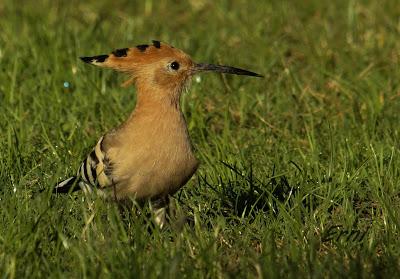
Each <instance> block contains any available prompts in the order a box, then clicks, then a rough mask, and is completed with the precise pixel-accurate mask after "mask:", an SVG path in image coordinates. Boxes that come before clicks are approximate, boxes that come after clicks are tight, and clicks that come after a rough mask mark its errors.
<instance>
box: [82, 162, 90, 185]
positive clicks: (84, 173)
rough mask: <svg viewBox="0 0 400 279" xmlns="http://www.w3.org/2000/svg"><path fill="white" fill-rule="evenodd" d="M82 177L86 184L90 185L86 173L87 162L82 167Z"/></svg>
mask: <svg viewBox="0 0 400 279" xmlns="http://www.w3.org/2000/svg"><path fill="white" fill-rule="evenodd" d="M81 177H82V179H83V181H85V182H86V183H89V179H88V175H87V172H86V160H85V161H83V163H82V165H81Z"/></svg>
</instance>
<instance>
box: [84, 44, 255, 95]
mask: <svg viewBox="0 0 400 279" xmlns="http://www.w3.org/2000/svg"><path fill="white" fill-rule="evenodd" d="M81 59H82V60H83V61H84V62H86V63H89V64H92V65H96V66H100V67H106V68H111V69H114V70H117V71H121V72H125V73H127V74H129V75H130V76H131V78H130V79H129V80H128V81H127V82H125V83H124V84H123V85H124V86H128V85H130V84H132V83H134V84H135V85H136V86H137V87H138V88H139V89H143V90H149V89H152V90H154V91H159V92H171V94H175V95H176V94H178V95H179V94H180V93H181V92H182V89H183V88H185V85H186V84H187V83H188V81H190V79H191V77H192V76H193V75H194V74H197V73H201V72H205V71H214V72H219V73H227V74H235V75H247V76H255V77H261V75H259V74H256V73H253V72H250V71H247V70H243V69H239V68H234V67H230V66H221V65H213V64H204V63H195V62H194V61H193V60H192V59H191V58H190V56H189V55H187V54H186V53H184V52H183V51H182V50H180V49H177V48H174V47H172V46H170V45H167V44H164V43H161V42H159V41H153V43H152V44H151V45H138V46H136V47H133V48H124V49H117V50H115V51H113V52H112V53H110V54H105V55H97V56H92V57H81Z"/></svg>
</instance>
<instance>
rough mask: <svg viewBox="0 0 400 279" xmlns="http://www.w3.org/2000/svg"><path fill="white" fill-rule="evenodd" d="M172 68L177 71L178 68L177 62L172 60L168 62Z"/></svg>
mask: <svg viewBox="0 0 400 279" xmlns="http://www.w3.org/2000/svg"><path fill="white" fill-rule="evenodd" d="M170 67H171V69H172V70H174V71H177V70H178V69H179V63H178V62H176V61H174V62H172V63H171V64H170Z"/></svg>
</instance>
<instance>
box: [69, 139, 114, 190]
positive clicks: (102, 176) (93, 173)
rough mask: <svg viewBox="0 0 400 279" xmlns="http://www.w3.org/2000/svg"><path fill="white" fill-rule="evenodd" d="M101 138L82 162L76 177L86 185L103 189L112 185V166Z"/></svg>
mask: <svg viewBox="0 0 400 279" xmlns="http://www.w3.org/2000/svg"><path fill="white" fill-rule="evenodd" d="M104 137H105V136H103V137H101V138H100V139H99V141H98V142H97V144H96V146H95V147H94V148H93V150H92V152H90V154H89V155H88V156H87V157H86V159H85V160H83V162H82V164H81V166H80V168H79V170H78V173H77V176H79V177H81V179H82V180H83V181H84V182H86V183H87V184H90V185H93V186H97V187H99V188H104V187H107V186H110V185H112V184H113V177H112V166H111V162H110V160H109V158H108V157H107V150H105V147H104V144H103V143H104V140H105V138H104Z"/></svg>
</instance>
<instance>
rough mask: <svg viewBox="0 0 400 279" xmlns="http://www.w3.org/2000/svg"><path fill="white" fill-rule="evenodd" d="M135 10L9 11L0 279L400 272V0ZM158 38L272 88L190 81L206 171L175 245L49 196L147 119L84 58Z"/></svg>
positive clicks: (179, 214) (172, 234)
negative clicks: (105, 138)
mask: <svg viewBox="0 0 400 279" xmlns="http://www.w3.org/2000/svg"><path fill="white" fill-rule="evenodd" d="M135 2H136V1H120V2H115V1H110V2H108V1H105V0H104V1H89V2H88V1H85V2H82V1H69V2H54V1H45V0H42V1H23V3H20V2H16V1H5V2H3V3H0V30H1V32H0V131H1V133H0V182H1V185H2V187H1V188H0V200H1V211H0V216H1V225H0V273H1V274H4V276H5V277H10V278H13V277H14V278H23V277H28V276H29V277H41V278H43V277H67V278H71V277H72V278H76V277H101V278H104V277H113V278H114V277H117V278H118V277H128V276H130V277H143V278H154V277H172V278H174V277H178V278H181V277H183V276H186V277H187V278H193V277H194V278H196V277H198V278H204V277H209V278H214V277H238V278H245V277H249V278H254V277H259V278H261V277H263V278H274V277H275V278H282V277H284V278H286V277H294V278H304V277H356V276H357V277H358V276H360V277H378V276H379V277H384V276H387V277H390V276H393V275H396V274H399V272H400V260H399V259H400V250H399V247H400V236H399V226H400V221H399V220H400V214H399V210H400V168H399V166H400V158H399V155H400V154H399V147H400V143H399V138H400V134H399V112H400V93H399V92H400V86H399V76H400V71H399V57H400V56H399V49H400V41H399V40H398V38H399V32H400V29H399V13H398V3H397V1H395V0H392V1H389V0H387V1H344V0H343V1H330V2H329V1H328V2H326V3H325V2H324V1H316V0H315V1H306V2H307V3H305V2H301V1H288V0H286V1H272V3H264V2H262V1H251V2H249V1H188V2H186V3H179V4H178V3H177V2H176V1H137V2H136V3H135ZM152 39H159V40H162V41H165V42H168V43H170V44H172V45H174V46H176V47H178V48H181V49H183V50H185V51H186V52H187V53H189V54H191V55H192V56H193V58H194V59H195V60H196V61H199V62H217V63H223V64H227V65H232V66H238V67H243V68H246V69H249V70H253V71H255V72H260V73H261V74H263V75H264V76H265V78H264V79H255V78H248V77H238V76H221V75H216V74H207V75H203V76H201V78H200V79H199V80H197V81H193V83H192V89H191V91H190V93H189V94H186V95H185V96H184V98H183V100H182V101H183V104H182V106H183V109H184V112H185V115H186V118H187V122H188V126H189V130H190V134H191V137H192V140H193V144H194V146H195V148H196V155H197V157H198V158H199V160H200V161H201V167H200V169H199V171H198V172H197V174H196V175H195V176H194V177H193V179H192V180H190V182H189V183H188V184H187V185H186V186H185V187H184V188H183V189H182V190H181V191H180V192H178V193H177V194H176V195H175V197H174V199H173V200H172V214H171V225H170V227H169V228H168V229H166V230H164V231H160V230H159V229H157V228H155V227H154V226H153V224H152V222H151V221H149V212H147V209H146V208H145V209H144V211H143V210H138V209H137V208H136V207H135V206H127V207H124V208H121V207H118V206H117V205H116V204H113V203H106V202H104V201H102V200H97V199H96V198H93V200H88V199H87V198H83V197H82V196H80V195H79V194H76V195H75V194H74V195H71V196H61V197H54V196H52V195H51V194H50V190H51V187H53V186H54V184H55V183H56V182H57V181H59V180H60V179H62V178H65V177H67V176H68V175H71V174H73V173H75V171H76V168H77V167H78V165H79V163H80V160H81V159H82V158H83V157H84V156H85V155H86V154H87V152H88V151H89V150H90V149H91V147H92V146H93V145H94V144H95V143H96V141H97V139H98V137H99V136H101V135H102V134H103V133H104V132H106V131H107V130H108V129H110V128H112V127H114V126H115V125H117V124H118V123H120V122H121V121H123V120H124V119H125V118H126V117H127V115H128V114H129V112H130V111H131V110H132V109H133V107H134V104H135V95H134V90H133V89H123V88H121V87H120V86H119V85H120V84H121V83H122V82H123V81H124V78H125V77H121V76H119V75H117V74H115V73H113V72H111V71H107V70H101V69H96V68H94V67H88V66H87V65H83V63H81V62H80V61H79V59H78V57H79V56H83V55H98V54H103V53H108V52H110V51H111V50H113V49H116V48H122V47H129V46H135V45H137V44H142V43H148V42H150V40H152ZM41 190H44V191H43V192H40V191H41Z"/></svg>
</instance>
